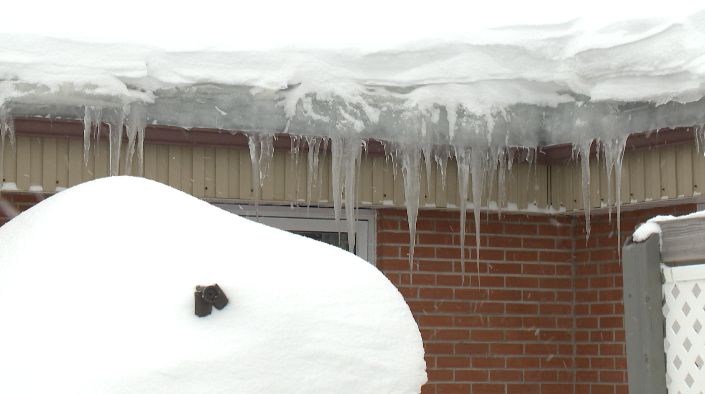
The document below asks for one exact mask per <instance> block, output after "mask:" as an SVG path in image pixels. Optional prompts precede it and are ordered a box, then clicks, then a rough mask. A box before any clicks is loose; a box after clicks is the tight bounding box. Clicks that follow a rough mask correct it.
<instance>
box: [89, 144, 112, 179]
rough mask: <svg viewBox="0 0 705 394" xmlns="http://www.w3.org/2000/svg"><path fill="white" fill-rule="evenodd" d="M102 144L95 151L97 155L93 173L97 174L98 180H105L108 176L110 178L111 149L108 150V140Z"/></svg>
mask: <svg viewBox="0 0 705 394" xmlns="http://www.w3.org/2000/svg"><path fill="white" fill-rule="evenodd" d="M102 142H103V143H102V144H100V145H99V146H98V147H97V148H96V149H95V152H96V155H95V167H94V169H93V173H94V174H95V178H96V179H97V178H105V177H106V176H108V171H109V168H110V149H108V147H109V145H108V142H107V140H105V141H102Z"/></svg>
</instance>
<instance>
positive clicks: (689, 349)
mask: <svg viewBox="0 0 705 394" xmlns="http://www.w3.org/2000/svg"><path fill="white" fill-rule="evenodd" d="M663 273H664V277H665V281H664V284H663V296H664V305H663V315H664V317H665V318H666V323H665V325H666V327H665V336H666V338H665V339H664V349H665V351H666V386H667V387H668V392H669V394H674V393H678V394H686V393H705V329H704V328H705V265H693V266H685V267H673V268H669V267H664V268H663Z"/></svg>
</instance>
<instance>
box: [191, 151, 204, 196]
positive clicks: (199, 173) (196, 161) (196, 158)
mask: <svg viewBox="0 0 705 394" xmlns="http://www.w3.org/2000/svg"><path fill="white" fill-rule="evenodd" d="M204 156H205V155H204V152H203V148H202V147H200V146H194V148H193V195H194V196H196V197H203V196H204V195H205V194H204V188H205V181H206V171H205V163H204Z"/></svg>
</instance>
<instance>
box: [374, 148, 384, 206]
mask: <svg viewBox="0 0 705 394" xmlns="http://www.w3.org/2000/svg"><path fill="white" fill-rule="evenodd" d="M384 161H385V160H384V157H383V156H374V157H373V158H372V203H373V204H377V205H381V204H382V202H383V201H384Z"/></svg>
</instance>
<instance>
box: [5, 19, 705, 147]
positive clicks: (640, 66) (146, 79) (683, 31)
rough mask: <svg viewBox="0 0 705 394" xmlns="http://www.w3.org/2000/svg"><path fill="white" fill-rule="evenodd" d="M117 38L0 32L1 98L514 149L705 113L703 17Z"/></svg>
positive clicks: (78, 110)
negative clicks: (256, 46)
mask: <svg viewBox="0 0 705 394" xmlns="http://www.w3.org/2000/svg"><path fill="white" fill-rule="evenodd" d="M687 9H688V10H692V7H689V8H687ZM637 15H638V14H637ZM529 20H531V18H529ZM596 21H599V22H600V23H597V22H596ZM495 22H496V19H495ZM544 23H545V22H544ZM5 29H8V28H5ZM103 30H107V31H110V30H111V29H103ZM20 31H23V30H22V29H20ZM24 31H25V32H26V28H25V30H24ZM39 31H40V32H41V30H39ZM192 31H194V33H193V34H194V35H195V36H196V37H204V36H206V35H207V33H205V34H204V33H200V34H199V33H198V31H199V30H198V29H193V30H192ZM422 31H427V30H423V29H422ZM103 34H105V33H103ZM179 34H183V32H182V33H179ZM56 35H59V36H61V34H56ZM320 35H324V34H320ZM64 36H66V35H64ZM68 36H69V37H74V36H80V35H78V34H74V35H71V34H68ZM99 36H100V35H99ZM253 36H254V37H253V40H254V41H255V42H256V41H257V35H256V34H253ZM378 36H379V37H384V34H383V33H380V34H378ZM111 37H112V38H114V39H115V40H117V41H114V42H112V43H105V42H100V39H98V40H94V41H98V42H89V41H71V40H67V39H66V38H46V37H41V36H36V35H34V36H30V35H23V34H20V35H18V34H4V35H0V49H1V50H0V102H2V103H5V106H7V107H9V108H11V113H12V114H14V115H35V116H36V115H53V116H64V117H73V118H82V117H83V107H84V106H87V105H92V106H97V107H109V108H115V109H117V110H118V111H120V112H122V111H124V112H127V111H129V105H130V104H140V105H144V106H146V108H147V110H146V117H147V120H148V123H158V124H167V125H173V126H183V127H207V128H217V129H229V130H245V131H268V132H283V131H289V132H292V133H297V134H308V135H331V134H337V133H356V134H359V135H361V136H363V137H375V138H378V139H384V140H392V141H394V140H400V139H401V140H403V139H411V140H415V139H418V137H419V136H420V135H421V134H423V137H424V138H425V139H428V140H431V141H433V142H435V143H455V142H457V143H473V144H477V143H483V144H490V145H502V144H506V143H510V144H513V145H519V146H538V145H548V144H555V143H564V142H575V141H577V140H578V139H580V138H584V137H585V136H591V137H597V138H599V137H603V138H606V137H609V136H613V135H615V134H618V135H622V134H626V133H629V132H635V131H646V130H651V129H655V128H660V127H667V126H692V125H696V124H701V123H703V122H705V115H703V113H705V111H704V110H703V108H704V107H705V103H704V102H703V101H702V100H701V99H702V98H703V96H705V45H703V42H705V11H701V12H696V13H692V14H690V15H688V16H682V15H680V16H678V17H675V16H674V17H659V18H646V19H631V20H619V21H615V20H614V19H607V20H606V21H600V20H598V19H595V18H593V19H590V18H583V19H576V20H573V21H571V22H566V23H561V24H546V25H520V26H513V27H502V28H492V29H480V28H473V30H469V31H468V33H467V34H465V35H464V36H461V35H451V37H453V39H451V40H447V39H446V40H439V39H435V40H430V41H429V40H427V41H422V42H417V43H416V44H398V45H396V46H392V47H389V46H387V47H385V49H379V50H371V49H370V48H369V47H365V45H362V46H361V47H362V49H349V50H341V49H331V48H330V45H327V46H325V47H324V48H314V49H310V48H308V47H305V46H303V45H305V44H303V45H302V47H300V48H291V47H289V48H280V49H277V50H266V51H265V50H253V49H245V50H243V49H236V50H234V49H232V48H228V47H225V48H226V49H219V47H218V46H217V45H216V47H215V48H216V49H213V48H208V49H198V50H194V49H191V50H188V51H184V50H183V49H184V48H191V47H190V46H189V45H186V44H184V45H181V46H178V45H174V44H173V41H175V40H173V41H169V43H171V44H172V45H171V46H173V47H175V48H176V50H163V49H159V48H158V47H155V46H144V45H138V44H134V43H132V44H119V43H115V42H119V41H120V38H121V37H122V33H120V34H117V33H116V34H115V35H114V36H111ZM144 37H146V36H144ZM204 39H207V38H204ZM124 40H125V41H128V42H130V41H132V42H134V41H136V40H137V37H135V35H133V36H131V35H129V34H127V35H125V39H124ZM212 40H213V41H214V42H219V38H213V39H212ZM144 41H149V39H148V38H144V39H143V40H142V42H144ZM205 42H210V41H205ZM236 42H240V41H238V40H236ZM282 42H286V41H285V40H284V41H282ZM167 44H168V43H167ZM204 45H205V44H204ZM263 45H264V46H265V47H266V44H263ZM234 46H235V47H237V48H241V47H244V48H248V46H247V45H242V43H241V44H239V45H234ZM222 47H223V46H220V48H222ZM698 100H701V101H698ZM669 103H671V104H669ZM685 103H691V104H690V105H689V106H688V105H683V104H685ZM123 115H124V114H123ZM422 130H423V132H422Z"/></svg>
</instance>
